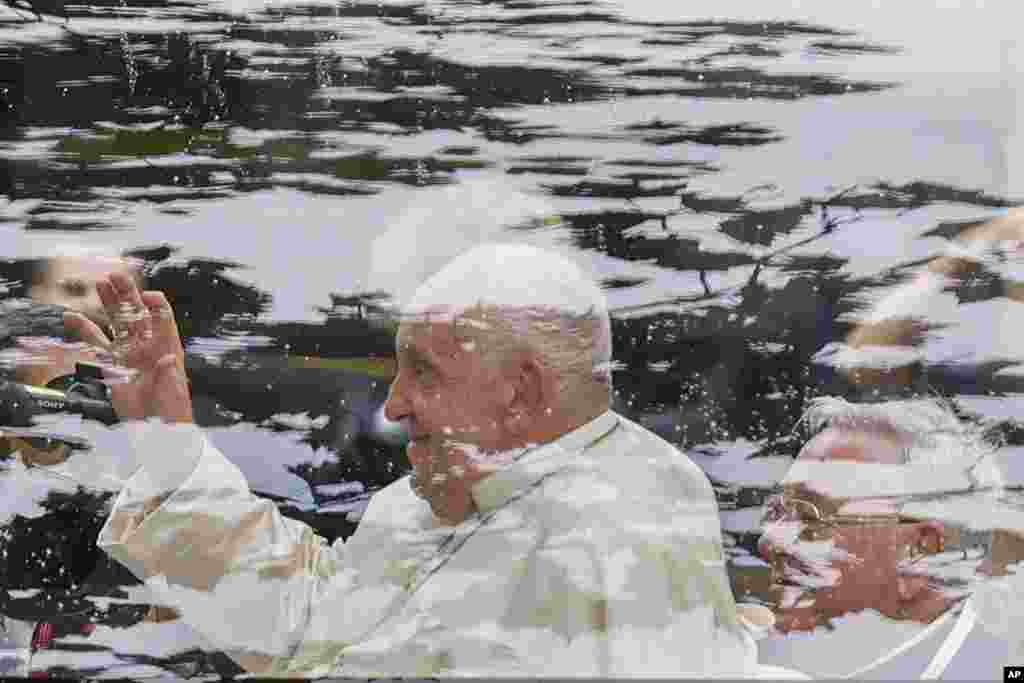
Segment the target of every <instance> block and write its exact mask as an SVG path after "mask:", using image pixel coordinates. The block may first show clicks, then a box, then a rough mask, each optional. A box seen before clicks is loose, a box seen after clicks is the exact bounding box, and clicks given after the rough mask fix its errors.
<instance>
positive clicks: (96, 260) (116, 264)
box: [46, 256, 137, 280]
mask: <svg viewBox="0 0 1024 683" xmlns="http://www.w3.org/2000/svg"><path fill="white" fill-rule="evenodd" d="M136 268H137V264H136V263H135V262H133V261H131V260H129V259H123V258H118V257H114V256H57V257H54V258H52V259H50V261H49V262H48V263H47V267H46V272H47V275H48V277H49V278H50V279H53V280H61V279H66V278H71V277H74V278H78V279H83V280H96V279H98V278H100V277H103V276H104V275H108V274H110V273H112V272H123V273H132V272H133V271H134V270H136Z"/></svg>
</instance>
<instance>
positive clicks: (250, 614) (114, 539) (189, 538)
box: [98, 423, 344, 673]
mask: <svg viewBox="0 0 1024 683" xmlns="http://www.w3.org/2000/svg"><path fill="white" fill-rule="evenodd" d="M146 427H147V428H146V429H140V430H139V431H138V432H137V433H136V434H135V441H134V445H135V449H136V451H137V453H138V454H140V460H141V461H142V462H144V464H143V465H142V466H141V467H139V468H138V470H137V471H136V472H135V474H134V475H133V476H132V477H131V478H130V479H129V481H128V482H127V483H126V485H125V487H124V488H123V489H122V491H121V493H120V495H119V496H118V498H117V501H116V504H115V506H114V509H113V511H112V513H111V515H110V518H109V519H108V520H107V523H106V524H105V525H104V527H103V529H102V531H101V532H100V536H99V540H98V545H99V546H100V547H101V548H103V550H104V551H105V552H106V553H107V554H109V555H110V556H111V557H113V558H114V559H115V560H117V561H118V562H120V563H121V564H123V565H124V566H125V567H127V568H128V569H129V570H130V571H131V572H132V573H133V574H134V575H135V576H137V577H138V578H139V579H140V580H142V581H144V582H145V584H146V586H147V587H149V588H150V589H151V590H152V591H153V592H154V593H155V597H157V599H159V600H160V601H161V602H163V603H164V604H167V605H170V606H173V607H175V608H176V609H177V610H178V611H179V612H181V614H182V619H183V620H184V621H185V622H186V623H187V624H188V625H189V626H191V627H192V628H194V629H195V630H196V631H198V632H199V633H200V634H202V635H203V636H205V637H206V638H208V639H209V640H210V641H211V642H212V643H213V644H214V645H215V646H217V647H218V648H220V649H222V650H224V651H225V652H227V653H228V654H229V655H231V656H232V657H233V658H235V659H236V661H238V662H239V664H240V665H241V666H242V667H243V668H246V669H248V670H250V671H254V672H257V673H258V672H260V671H262V670H265V669H266V668H267V667H269V666H271V665H272V664H273V663H274V660H276V659H278V658H282V657H284V658H287V657H288V656H290V654H291V653H292V652H293V650H294V648H295V647H296V645H297V644H298V642H299V640H300V639H301V637H302V635H303V632H304V630H305V628H306V625H307V622H308V620H309V611H310V608H311V606H312V605H313V604H314V603H315V602H316V596H317V594H318V593H319V592H320V591H321V590H322V588H323V587H324V586H325V585H326V584H327V583H328V581H329V580H333V579H337V578H339V577H338V576H337V575H338V574H339V572H340V570H341V569H342V563H341V561H342V559H343V558H342V557H341V555H342V554H343V550H344V546H343V545H342V543H341V542H340V541H339V542H338V543H336V544H335V545H334V546H328V545H327V544H326V543H325V541H324V540H323V539H321V538H319V537H318V536H316V534H315V533H314V532H313V530H312V529H311V528H309V527H308V526H306V525H305V524H302V523H300V522H297V521H295V520H291V519H288V518H286V517H284V516H283V515H281V513H280V512H279V511H278V509H277V507H276V506H275V505H274V504H273V503H272V502H271V501H268V500H264V499H261V498H259V497H257V496H255V495H253V494H252V493H251V492H250V490H249V488H248V485H247V483H246V480H245V478H244V476H243V475H242V473H241V472H240V471H239V470H238V468H237V467H235V466H234V465H233V464H232V463H230V462H229V461H228V460H227V459H226V458H225V457H224V456H223V455H222V454H221V453H220V452H219V451H217V449H216V448H214V447H213V446H212V445H211V444H210V443H209V442H208V441H207V440H206V438H205V437H204V436H203V434H202V432H201V431H200V430H199V429H198V428H196V427H194V426H183V425H173V426H172V425H163V424H159V423H148V424H147V425H146Z"/></svg>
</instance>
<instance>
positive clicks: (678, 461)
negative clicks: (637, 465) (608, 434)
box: [613, 413, 710, 490]
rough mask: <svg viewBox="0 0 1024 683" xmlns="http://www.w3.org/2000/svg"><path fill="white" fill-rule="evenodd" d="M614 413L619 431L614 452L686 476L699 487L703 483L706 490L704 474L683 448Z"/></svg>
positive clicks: (656, 468)
mask: <svg viewBox="0 0 1024 683" xmlns="http://www.w3.org/2000/svg"><path fill="white" fill-rule="evenodd" d="M616 416H617V417H618V419H619V426H620V430H619V431H620V432H621V435H620V436H619V438H618V440H617V441H618V443H616V444H615V452H616V453H617V454H618V455H620V456H621V457H628V458H637V459H640V460H641V461H642V463H643V464H644V465H645V466H647V467H651V468H653V469H655V470H668V471H670V472H672V473H673V474H674V475H675V476H677V477H683V478H686V479H688V480H690V481H692V482H694V483H696V484H699V485H701V487H703V485H707V487H708V490H710V482H708V478H707V475H705V474H704V471H703V470H702V469H701V468H700V466H699V465H697V463H695V462H694V461H693V460H691V459H690V457H689V456H688V455H687V454H686V453H685V452H684V451H682V450H680V449H679V448H678V447H677V446H674V445H672V444H671V443H669V442H668V441H666V440H665V439H663V438H661V437H660V436H658V435H657V434H655V433H654V432H652V431H651V430H649V429H647V428H646V427H644V426H642V425H640V424H638V423H636V422H634V421H632V420H630V419H629V418H627V417H624V416H623V415H619V414H617V413H616ZM613 436H614V435H613Z"/></svg>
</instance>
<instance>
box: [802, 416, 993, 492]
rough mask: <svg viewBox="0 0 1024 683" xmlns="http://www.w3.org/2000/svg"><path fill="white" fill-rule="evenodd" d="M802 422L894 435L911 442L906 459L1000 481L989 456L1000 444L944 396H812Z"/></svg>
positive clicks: (982, 479) (986, 481) (816, 429)
mask: <svg viewBox="0 0 1024 683" xmlns="http://www.w3.org/2000/svg"><path fill="white" fill-rule="evenodd" d="M801 423H803V424H804V425H806V427H807V429H808V431H810V432H811V434H816V433H818V432H820V431H822V430H824V429H825V428H834V429H842V430H851V431H853V430H856V431H868V432H873V433H878V434H889V435H893V434H894V435H896V436H897V437H898V438H899V439H900V440H901V441H902V442H904V443H905V444H906V445H907V448H906V450H905V453H906V458H907V464H912V465H945V466H949V465H953V466H959V467H960V468H961V469H962V470H963V471H968V470H973V476H974V477H975V478H976V479H977V480H979V481H980V482H983V483H984V484H986V485H997V484H998V483H999V482H1001V480H1002V476H1001V474H1000V471H999V468H998V467H997V466H996V465H995V463H994V462H993V459H992V458H991V456H992V455H993V454H994V452H995V450H996V445H995V444H993V443H991V441H990V440H989V439H988V438H987V430H986V429H985V428H984V427H981V426H978V425H975V424H972V423H970V422H967V421H964V420H961V419H960V418H959V417H958V416H957V415H956V413H954V412H953V409H952V406H951V405H949V404H948V403H945V402H944V401H942V400H940V399H915V400H908V401H887V402H884V403H851V402H849V401H846V400H844V399H842V398H837V397H834V396H820V397H818V398H815V399H813V400H812V401H811V404H810V406H809V407H808V408H807V410H806V411H805V412H804V415H803V417H802V418H801Z"/></svg>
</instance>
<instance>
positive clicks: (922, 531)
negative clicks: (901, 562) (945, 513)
mask: <svg viewBox="0 0 1024 683" xmlns="http://www.w3.org/2000/svg"><path fill="white" fill-rule="evenodd" d="M946 535H947V534H946V527H945V526H944V525H943V524H942V522H938V521H934V520H929V521H927V522H918V523H917V524H915V525H914V540H913V543H914V550H915V551H916V552H917V554H926V555H933V554H935V553H941V552H942V551H943V550H945V548H946Z"/></svg>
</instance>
